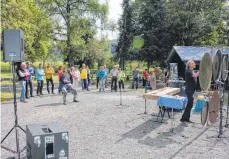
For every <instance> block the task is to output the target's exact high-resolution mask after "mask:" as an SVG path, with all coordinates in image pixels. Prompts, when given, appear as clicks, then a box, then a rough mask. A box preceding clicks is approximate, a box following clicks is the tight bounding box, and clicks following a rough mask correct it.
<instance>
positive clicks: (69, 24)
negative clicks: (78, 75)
mask: <svg viewBox="0 0 229 159" xmlns="http://www.w3.org/2000/svg"><path fill="white" fill-rule="evenodd" d="M70 14H71V8H70V0H67V16H66V25H67V53H68V61H69V65H70V66H71V65H74V61H73V58H72V55H71V37H70V35H71V28H70V27H71V21H70Z"/></svg>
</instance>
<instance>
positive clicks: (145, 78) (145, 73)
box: [143, 69, 149, 87]
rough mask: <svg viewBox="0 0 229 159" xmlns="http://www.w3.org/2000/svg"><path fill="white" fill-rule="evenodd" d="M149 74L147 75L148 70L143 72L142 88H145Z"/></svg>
mask: <svg viewBox="0 0 229 159" xmlns="http://www.w3.org/2000/svg"><path fill="white" fill-rule="evenodd" d="M148 76H149V73H148V69H145V71H144V72H143V87H145V85H146V81H147V79H148Z"/></svg>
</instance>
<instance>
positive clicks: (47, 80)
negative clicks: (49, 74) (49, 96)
mask: <svg viewBox="0 0 229 159" xmlns="http://www.w3.org/2000/svg"><path fill="white" fill-rule="evenodd" d="M46 82H47V91H48V93H49V92H50V91H49V82H50V83H51V85H52V93H54V84H53V79H52V78H51V79H46Z"/></svg>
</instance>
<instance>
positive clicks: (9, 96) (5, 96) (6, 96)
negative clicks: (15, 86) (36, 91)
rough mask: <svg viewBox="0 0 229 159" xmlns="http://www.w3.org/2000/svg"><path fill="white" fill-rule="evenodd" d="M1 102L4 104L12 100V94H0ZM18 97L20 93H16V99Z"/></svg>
mask: <svg viewBox="0 0 229 159" xmlns="http://www.w3.org/2000/svg"><path fill="white" fill-rule="evenodd" d="M0 95H1V102H6V101H9V100H11V99H13V93H10V92H1V93H0ZM19 96H20V93H17V97H19Z"/></svg>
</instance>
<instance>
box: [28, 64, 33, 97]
mask: <svg viewBox="0 0 229 159" xmlns="http://www.w3.org/2000/svg"><path fill="white" fill-rule="evenodd" d="M26 66H27V67H26V69H27V70H28V71H29V74H30V75H29V77H28V80H27V83H26V97H28V86H29V90H30V97H34V96H33V76H34V70H33V67H32V66H31V64H30V62H27V63H26Z"/></svg>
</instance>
